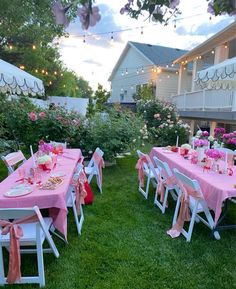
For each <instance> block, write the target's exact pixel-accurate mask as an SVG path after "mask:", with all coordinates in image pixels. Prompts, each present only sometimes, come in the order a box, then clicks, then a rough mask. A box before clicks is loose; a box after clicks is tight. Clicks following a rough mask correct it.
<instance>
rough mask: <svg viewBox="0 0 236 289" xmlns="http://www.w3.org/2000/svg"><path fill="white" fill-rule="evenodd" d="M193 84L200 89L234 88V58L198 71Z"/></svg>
mask: <svg viewBox="0 0 236 289" xmlns="http://www.w3.org/2000/svg"><path fill="white" fill-rule="evenodd" d="M195 82H196V83H197V85H199V86H200V87H201V88H208V89H221V88H223V89H234V88H236V57H234V58H230V59H227V60H225V61H223V62H221V63H219V64H216V65H214V66H211V67H209V68H207V69H204V70H201V71H199V72H198V73H197V78H196V79H195Z"/></svg>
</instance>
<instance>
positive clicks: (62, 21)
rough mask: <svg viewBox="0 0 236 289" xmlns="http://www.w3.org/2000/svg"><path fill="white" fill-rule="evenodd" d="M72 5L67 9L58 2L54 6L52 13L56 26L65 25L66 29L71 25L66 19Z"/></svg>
mask: <svg viewBox="0 0 236 289" xmlns="http://www.w3.org/2000/svg"><path fill="white" fill-rule="evenodd" d="M71 5H72V4H70V5H68V6H67V7H63V6H62V4H61V2H60V1H56V2H54V3H53V4H52V13H53V15H54V16H55V21H56V24H58V25H63V26H64V27H65V28H66V27H68V25H69V23H70V22H69V20H68V18H67V17H66V12H67V11H68V10H69V8H70V7H71Z"/></svg>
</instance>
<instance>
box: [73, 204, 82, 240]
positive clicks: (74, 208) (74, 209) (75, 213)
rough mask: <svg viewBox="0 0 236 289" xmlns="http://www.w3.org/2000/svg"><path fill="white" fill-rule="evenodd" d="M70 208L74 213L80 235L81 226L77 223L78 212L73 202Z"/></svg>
mask: <svg viewBox="0 0 236 289" xmlns="http://www.w3.org/2000/svg"><path fill="white" fill-rule="evenodd" d="M72 209H73V213H74V218H75V224H76V228H77V232H78V235H81V227H80V223H79V219H78V214H77V210H76V206H75V202H73V204H72ZM80 209H81V208H80Z"/></svg>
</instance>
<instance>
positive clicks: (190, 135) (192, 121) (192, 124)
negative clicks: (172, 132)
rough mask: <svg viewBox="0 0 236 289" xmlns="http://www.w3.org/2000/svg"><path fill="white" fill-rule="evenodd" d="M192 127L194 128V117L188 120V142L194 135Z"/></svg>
mask: <svg viewBox="0 0 236 289" xmlns="http://www.w3.org/2000/svg"><path fill="white" fill-rule="evenodd" d="M194 129H195V120H194V119H191V121H190V131H191V132H190V134H189V143H191V141H192V138H193V136H194Z"/></svg>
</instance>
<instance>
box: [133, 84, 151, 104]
mask: <svg viewBox="0 0 236 289" xmlns="http://www.w3.org/2000/svg"><path fill="white" fill-rule="evenodd" d="M133 99H134V100H135V101H138V100H143V101H148V100H152V99H154V93H153V87H152V85H142V86H140V87H139V88H138V91H137V93H136V94H134V95H133Z"/></svg>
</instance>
